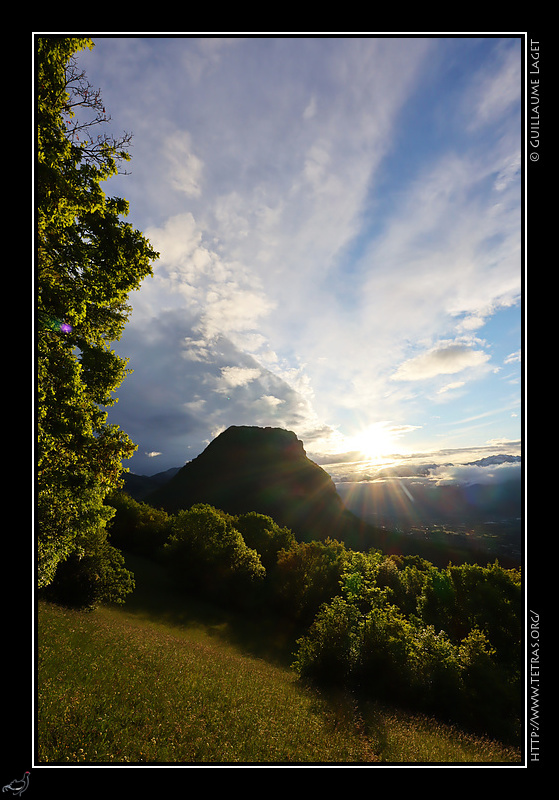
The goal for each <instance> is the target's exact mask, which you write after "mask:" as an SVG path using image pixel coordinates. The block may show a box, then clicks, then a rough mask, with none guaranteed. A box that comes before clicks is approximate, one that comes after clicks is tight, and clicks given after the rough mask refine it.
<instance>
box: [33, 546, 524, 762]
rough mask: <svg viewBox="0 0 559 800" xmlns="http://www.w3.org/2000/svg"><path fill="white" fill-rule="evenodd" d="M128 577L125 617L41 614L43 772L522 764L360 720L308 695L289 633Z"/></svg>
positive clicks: (439, 732) (331, 701) (504, 752)
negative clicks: (126, 767)
mask: <svg viewBox="0 0 559 800" xmlns="http://www.w3.org/2000/svg"><path fill="white" fill-rule="evenodd" d="M130 566H131V567H133V568H134V570H135V574H136V580H137V584H138V589H137V591H136V593H135V595H134V597H133V598H132V599H131V601H130V603H129V605H127V607H125V608H124V609H116V608H101V609H98V610H97V611H94V612H89V613H88V612H79V611H74V610H69V609H65V608H61V607H59V606H55V605H50V604H46V603H42V602H41V603H40V604H39V607H38V651H37V654H38V686H37V716H38V724H37V761H38V763H45V764H46V763H48V764H53V763H58V764H88V763H92V764H99V763H105V764H126V763H128V764H162V763H163V764H231V765H234V764H287V765H290V764H302V765H313V764H335V763H337V764H363V765H364V764H382V763H385V764H386V763H433V764H436V763H482V762H486V763H487V762H493V763H506V764H514V763H520V754H519V753H518V752H517V751H515V750H512V749H509V748H504V747H501V746H500V745H499V744H497V743H493V742H489V741H486V740H483V739H479V738H474V737H471V736H465V735H463V734H461V733H460V732H459V731H456V730H454V729H452V728H449V727H446V726H442V725H439V724H438V723H437V722H436V721H433V720H429V719H426V718H422V717H419V716H413V715H408V714H403V713H400V712H396V711H394V710H393V709H385V708H382V707H381V706H379V705H378V704H370V705H368V706H367V708H365V709H362V710H361V712H360V713H357V711H356V709H355V707H354V704H353V703H352V702H351V700H350V699H349V698H347V697H337V698H334V697H326V696H324V695H320V694H318V693H317V692H315V691H311V690H309V689H308V688H305V687H303V686H302V685H301V684H300V683H299V682H298V681H297V679H296V676H295V675H294V673H293V672H292V671H291V670H290V669H289V667H288V666H287V662H286V661H285V660H284V661H283V663H282V659H283V658H284V657H285V655H286V648H287V651H289V649H290V648H289V642H290V641H292V638H293V635H294V632H293V631H286V630H285V629H282V628H275V627H274V626H272V625H271V624H268V625H266V626H265V628H264V629H262V628H261V627H260V628H259V626H256V625H253V626H251V625H248V624H247V623H246V620H241V619H239V618H236V617H235V616H234V615H228V614H226V613H224V612H217V611H216V610H215V609H211V608H209V607H204V606H202V605H200V604H196V605H195V604H190V603H188V602H186V601H185V600H184V599H181V600H180V601H179V598H178V597H177V596H175V595H173V594H172V593H171V592H169V591H168V590H167V589H166V587H165V584H164V580H163V576H162V575H161V574H159V573H158V571H157V569H156V568H155V567H154V566H153V565H151V564H148V563H146V562H141V560H134V563H133V564H130ZM157 589H159V591H157ZM263 630H264V633H263ZM262 654H264V655H265V657H262Z"/></svg>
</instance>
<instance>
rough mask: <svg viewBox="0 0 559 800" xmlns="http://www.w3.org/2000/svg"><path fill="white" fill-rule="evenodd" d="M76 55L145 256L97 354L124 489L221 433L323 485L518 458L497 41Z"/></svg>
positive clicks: (511, 125)
mask: <svg viewBox="0 0 559 800" xmlns="http://www.w3.org/2000/svg"><path fill="white" fill-rule="evenodd" d="M92 38H93V41H94V43H95V47H94V49H93V50H92V51H91V52H90V51H84V52H83V53H82V54H81V55H80V57H79V63H80V65H81V66H82V67H83V69H84V70H85V72H86V74H87V77H88V79H89V81H90V83H91V84H92V85H93V86H94V88H100V89H101V93H102V96H103V101H104V104H105V106H106V108H107V112H108V113H109V114H110V116H111V118H112V119H111V122H110V130H112V131H113V132H114V133H115V134H119V133H121V132H123V131H127V132H131V133H132V134H133V139H132V148H131V151H130V152H131V156H132V160H131V161H130V162H129V163H128V164H127V165H126V169H127V171H128V172H129V173H130V174H128V175H119V176H117V177H115V178H112V179H111V180H110V181H108V182H106V183H105V184H104V190H105V192H106V194H107V195H108V196H119V197H124V198H126V199H127V200H128V202H129V204H130V213H129V216H128V222H130V223H131V224H132V225H133V226H134V227H136V228H138V229H139V230H141V231H142V232H143V233H144V234H145V236H146V237H147V238H148V239H149V240H150V242H151V244H152V245H153V247H154V248H155V249H156V250H157V251H158V252H159V253H160V258H159V260H158V261H157V262H155V263H154V265H153V271H154V275H153V277H148V278H146V279H145V280H144V282H143V283H142V286H141V288H140V290H139V291H137V292H134V293H132V294H131V295H130V304H131V306H132V312H131V315H130V318H129V321H128V324H127V326H126V330H125V332H124V334H123V336H122V338H121V340H120V342H118V343H116V344H115V346H114V349H115V350H116V351H117V352H118V353H119V354H120V355H123V356H125V357H127V358H128V359H129V363H128V366H129V368H130V369H131V370H133V372H132V373H131V374H130V375H129V376H128V377H127V378H126V379H125V381H124V382H123V384H122V385H121V387H120V388H119V389H118V390H117V392H116V396H117V397H118V403H116V404H115V405H114V406H113V407H112V408H111V409H110V410H109V422H112V423H115V424H118V425H119V426H120V427H121V428H122V429H123V430H125V431H126V432H127V433H128V435H129V436H130V438H131V439H132V440H133V441H134V442H135V443H136V444H137V445H138V450H137V452H136V454H135V455H134V456H133V458H132V459H130V460H129V461H127V462H125V466H127V467H129V468H130V470H131V471H132V472H135V473H137V474H144V475H151V474H154V473H157V472H161V471H164V470H167V469H169V468H171V467H180V466H182V465H183V464H184V463H185V462H187V461H189V460H191V459H192V458H195V457H196V456H197V455H198V454H199V453H200V452H202V450H203V449H204V448H205V447H206V446H207V444H208V443H209V442H210V441H211V440H212V439H214V438H215V437H216V436H217V435H218V434H219V433H220V432H221V431H223V430H225V429H226V428H227V427H229V426H230V425H259V426H273V427H282V428H286V429H288V430H292V431H294V432H295V433H296V434H297V436H298V437H299V438H300V439H301V440H302V442H303V445H304V448H305V451H306V453H307V455H308V456H309V458H311V459H312V460H314V461H316V462H317V463H319V464H321V465H322V466H323V467H324V468H325V469H326V470H327V471H329V472H330V474H331V475H332V476H333V477H334V478H335V479H336V480H348V479H350V478H351V479H353V478H354V479H355V480H359V479H360V477H361V478H362V476H363V475H365V474H367V475H371V470H374V469H375V468H376V467H379V468H380V467H382V466H385V465H386V464H401V463H403V462H408V461H410V462H415V463H419V462H421V461H427V462H436V463H440V464H445V465H448V464H450V463H453V464H456V465H462V464H466V463H469V462H471V461H473V460H475V459H476V458H479V457H481V456H485V455H490V454H499V453H507V454H512V455H518V454H520V452H521V451H520V439H521V435H522V429H521V407H522V388H521V347H522V305H521V289H522V187H521V156H522V139H521V104H522V82H521V79H522V72H523V61H522V45H521V39H520V38H519V37H516V38H514V37H507V36H498V35H477V36H476V35H474V36H472V35H469V36H465V37H461V36H457V35H450V36H447V37H438V36H432V37H430V36H426V37H418V36H416V35H412V36H401V37H398V36H392V35H387V36H381V37H369V36H362V35H357V36H344V35H339V36H322V35H320V36H312V35H295V36H293V35H287V36H285V35H281V36H278V35H269V36H268V35H265V36H254V35H246V36H243V35H235V36H229V37H213V36H207V35H197V36H171V37H166V36H160V35H156V36H149V35H147V36H145V35H140V36H122V35H119V34H116V35H112V34H111V35H100V36H95V35H94V36H93V37H92ZM509 466H510V465H509ZM505 467H506V465H505ZM457 469H458V468H457Z"/></svg>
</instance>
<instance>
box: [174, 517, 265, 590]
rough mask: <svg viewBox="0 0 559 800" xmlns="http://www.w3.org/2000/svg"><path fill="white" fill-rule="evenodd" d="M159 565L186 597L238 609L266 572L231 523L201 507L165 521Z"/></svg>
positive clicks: (254, 553) (230, 520)
mask: <svg viewBox="0 0 559 800" xmlns="http://www.w3.org/2000/svg"><path fill="white" fill-rule="evenodd" d="M163 551H164V560H165V562H166V563H167V565H168V568H169V570H170V572H171V574H172V575H173V577H174V579H175V581H176V583H177V584H178V585H179V586H180V587H181V588H182V589H183V590H185V591H187V592H188V593H193V594H200V595H202V596H204V597H206V598H211V599H214V600H219V601H227V602H232V603H235V604H237V605H238V604H243V603H244V602H245V601H248V600H250V599H251V597H252V592H253V589H254V586H255V584H258V583H259V582H261V581H262V580H263V579H264V577H265V575H266V570H265V568H264V567H263V565H262V562H261V560H260V557H259V555H258V553H257V552H256V550H254V549H252V548H251V547H248V545H247V544H246V542H245V540H244V539H243V537H242V534H241V533H240V532H239V531H238V530H237V528H236V527H235V518H234V517H232V516H231V515H229V514H226V513H225V512H223V511H219V510H218V509H215V508H213V506H209V505H205V504H197V505H195V506H193V507H192V508H190V509H188V510H185V511H179V512H177V514H174V515H172V516H171V518H170V535H169V538H168V540H167V542H166V544H165V545H164V548H163Z"/></svg>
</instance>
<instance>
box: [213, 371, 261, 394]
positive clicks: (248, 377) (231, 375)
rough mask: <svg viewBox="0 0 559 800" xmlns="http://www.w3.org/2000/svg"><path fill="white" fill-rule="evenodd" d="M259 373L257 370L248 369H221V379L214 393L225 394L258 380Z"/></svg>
mask: <svg viewBox="0 0 559 800" xmlns="http://www.w3.org/2000/svg"><path fill="white" fill-rule="evenodd" d="M260 375H261V372H260V370H259V369H258V368H254V369H251V368H250V367H222V368H221V377H220V378H219V380H218V383H217V386H216V389H215V391H216V392H221V393H222V394H227V393H228V392H229V391H230V390H231V389H233V388H236V387H238V386H246V385H247V384H248V383H250V382H251V381H254V380H256V378H259V377H260Z"/></svg>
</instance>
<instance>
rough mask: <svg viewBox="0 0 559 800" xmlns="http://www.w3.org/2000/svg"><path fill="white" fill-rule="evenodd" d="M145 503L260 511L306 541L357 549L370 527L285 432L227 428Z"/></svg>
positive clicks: (170, 510) (169, 508) (167, 508)
mask: <svg viewBox="0 0 559 800" xmlns="http://www.w3.org/2000/svg"><path fill="white" fill-rule="evenodd" d="M145 502H148V503H150V504H151V505H153V506H156V507H159V508H163V509H164V510H165V511H167V512H168V513H171V514H172V513H176V512H177V511H178V510H180V509H185V508H190V507H191V506H192V505H194V504H195V503H209V504H210V505H213V506H215V507H216V508H220V509H222V510H223V511H227V512H228V513H230V514H240V513H245V512H248V511H257V512H259V513H261V514H267V515H269V516H270V517H272V518H273V519H274V520H275V521H276V522H277V523H278V524H279V525H282V526H286V527H288V528H290V529H291V530H292V531H293V532H294V533H295V535H296V536H297V537H298V538H300V539H303V540H307V541H310V540H312V539H321V540H323V539H326V538H327V537H329V536H330V537H331V538H337V539H340V540H343V541H347V542H349V541H351V542H352V544H354V545H355V546H357V545H358V543H359V529H360V528H361V527H364V528H367V527H368V526H366V525H364V524H362V523H361V522H360V521H359V520H358V519H357V518H356V517H354V515H353V514H351V513H350V512H348V511H347V510H346V508H345V506H344V504H343V502H342V500H341V498H340V496H339V495H338V493H337V491H336V487H335V486H334V483H333V481H332V479H331V477H330V476H329V475H328V473H327V472H325V471H324V470H323V469H322V468H321V467H319V466H318V465H317V464H315V463H314V462H313V461H311V460H310V459H309V458H307V455H306V453H305V450H304V448H303V443H302V442H301V441H300V440H299V439H297V437H296V435H295V434H294V433H292V432H290V431H286V430H283V429H281V428H258V427H248V426H241V427H237V426H233V427H230V428H228V429H227V430H226V431H224V432H223V433H222V434H220V436H218V437H217V438H216V439H214V440H213V441H212V442H211V443H210V444H209V445H208V447H207V448H206V449H205V450H204V451H203V453H201V454H200V455H199V456H198V457H197V458H195V459H194V460H193V461H190V462H188V463H187V464H185V465H184V467H182V468H181V469H180V470H179V471H178V472H177V474H176V475H175V476H174V477H172V478H171V480H170V481H168V482H167V483H166V484H165V485H163V486H161V487H159V488H158V489H156V490H155V491H154V492H152V493H151V494H149V495H148V496H147V497H146V498H145Z"/></svg>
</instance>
